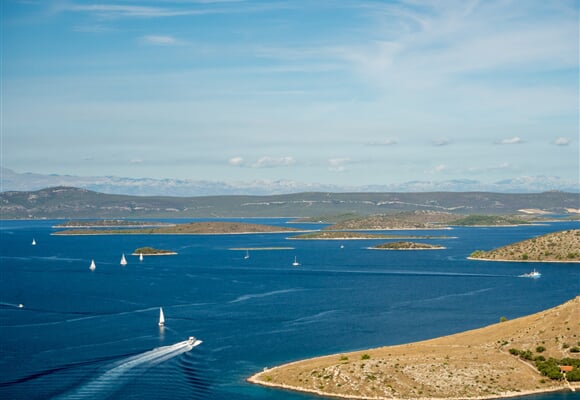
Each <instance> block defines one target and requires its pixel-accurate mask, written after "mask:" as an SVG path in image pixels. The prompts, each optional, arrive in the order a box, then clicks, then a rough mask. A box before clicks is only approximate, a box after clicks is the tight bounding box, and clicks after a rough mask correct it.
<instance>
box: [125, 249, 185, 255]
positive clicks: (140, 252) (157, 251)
mask: <svg viewBox="0 0 580 400" xmlns="http://www.w3.org/2000/svg"><path fill="white" fill-rule="evenodd" d="M176 254H177V253H176V252H175V251H171V250H161V249H155V248H153V247H140V248H138V249H135V251H134V252H133V254H132V255H134V256H141V255H143V256H173V255H176Z"/></svg>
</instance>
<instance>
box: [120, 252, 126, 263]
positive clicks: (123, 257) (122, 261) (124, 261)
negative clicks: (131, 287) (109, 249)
mask: <svg viewBox="0 0 580 400" xmlns="http://www.w3.org/2000/svg"><path fill="white" fill-rule="evenodd" d="M121 265H127V259H126V258H125V253H123V255H122V256H121Z"/></svg>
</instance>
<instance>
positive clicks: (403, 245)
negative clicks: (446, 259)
mask: <svg viewBox="0 0 580 400" xmlns="http://www.w3.org/2000/svg"><path fill="white" fill-rule="evenodd" d="M444 248H445V247H443V246H436V245H433V244H428V243H417V242H390V243H383V244H379V245H377V246H374V247H371V249H374V250H442V249H444Z"/></svg>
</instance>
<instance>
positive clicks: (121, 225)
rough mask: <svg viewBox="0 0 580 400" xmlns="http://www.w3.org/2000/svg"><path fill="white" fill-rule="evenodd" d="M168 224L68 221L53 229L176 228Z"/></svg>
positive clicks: (124, 221)
mask: <svg viewBox="0 0 580 400" xmlns="http://www.w3.org/2000/svg"><path fill="white" fill-rule="evenodd" d="M174 225H175V224H171V223H168V222H158V221H131V220H127V219H100V220H99V219H98V220H79V221H67V222H63V223H62V224H58V225H54V226H53V228H66V229H71V228H138V227H140V228H143V227H161V226H174Z"/></svg>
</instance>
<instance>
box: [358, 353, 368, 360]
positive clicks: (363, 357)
mask: <svg viewBox="0 0 580 400" xmlns="http://www.w3.org/2000/svg"><path fill="white" fill-rule="evenodd" d="M370 358H371V356H370V355H368V354H367V353H365V354H363V355H362V356H360V359H361V360H370Z"/></svg>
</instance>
